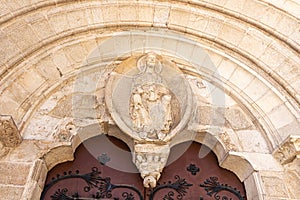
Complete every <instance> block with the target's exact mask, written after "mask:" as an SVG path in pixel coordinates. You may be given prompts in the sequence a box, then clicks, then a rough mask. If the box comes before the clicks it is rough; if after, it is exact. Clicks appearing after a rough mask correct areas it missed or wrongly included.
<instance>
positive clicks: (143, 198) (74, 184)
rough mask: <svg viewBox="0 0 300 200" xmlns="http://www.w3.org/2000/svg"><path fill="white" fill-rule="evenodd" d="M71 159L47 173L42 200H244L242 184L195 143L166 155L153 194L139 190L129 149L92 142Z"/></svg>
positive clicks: (104, 139)
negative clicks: (167, 157)
mask: <svg viewBox="0 0 300 200" xmlns="http://www.w3.org/2000/svg"><path fill="white" fill-rule="evenodd" d="M199 155H200V156H199ZM202 155H205V156H202ZM74 157H75V159H74V161H72V162H65V163H62V164H59V165H57V166H56V167H54V168H53V169H52V170H51V171H49V173H48V176H47V179H46V185H45V188H44V191H43V193H42V197H41V200H72V199H82V200H83V199H113V200H173V199H174V200H175V199H187V200H194V199H195V200H199V199H200V200H201V199H205V200H206V199H207V200H210V199H220V200H221V199H222V200H227V199H228V200H229V199H232V200H235V199H240V200H241V199H246V198H245V197H244V196H245V190H244V186H243V183H241V182H240V181H239V180H238V178H237V177H236V176H235V175H234V174H233V173H232V172H230V171H228V170H225V169H222V168H220V167H219V166H218V162H217V158H216V156H215V155H214V154H213V152H212V151H210V150H209V149H208V148H207V147H206V146H204V145H201V144H199V143H196V142H186V143H183V144H179V145H176V146H175V147H173V148H172V149H171V154H170V156H169V160H168V163H167V166H166V167H165V168H164V171H163V172H162V176H161V178H160V180H159V182H158V185H157V187H156V188H154V189H145V188H144V187H143V180H142V178H141V177H140V174H139V173H138V171H137V168H136V167H135V165H134V164H133V162H132V156H131V152H130V150H129V148H128V147H127V146H126V145H125V144H124V143H123V142H122V141H120V140H118V139H116V138H113V137H108V136H104V135H103V136H97V137H95V138H91V139H89V140H87V141H86V142H84V143H83V144H81V145H80V146H79V147H78V148H77V150H76V152H75V154H74Z"/></svg>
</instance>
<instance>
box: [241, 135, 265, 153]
mask: <svg viewBox="0 0 300 200" xmlns="http://www.w3.org/2000/svg"><path fill="white" fill-rule="evenodd" d="M236 134H237V136H238V138H239V141H240V144H241V146H242V149H243V151H245V152H256V153H270V150H269V147H268V144H267V142H266V140H265V138H264V137H263V136H262V134H261V133H260V132H259V131H257V130H240V131H236ZM249 138H251V140H249Z"/></svg>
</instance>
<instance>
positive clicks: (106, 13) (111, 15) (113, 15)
mask: <svg viewBox="0 0 300 200" xmlns="http://www.w3.org/2000/svg"><path fill="white" fill-rule="evenodd" d="M102 13H103V22H104V23H111V22H119V18H120V16H119V6H116V5H105V6H102Z"/></svg>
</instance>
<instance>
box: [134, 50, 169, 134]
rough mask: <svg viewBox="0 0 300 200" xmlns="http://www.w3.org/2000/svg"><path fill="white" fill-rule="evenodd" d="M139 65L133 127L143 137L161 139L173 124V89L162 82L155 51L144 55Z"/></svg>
mask: <svg viewBox="0 0 300 200" xmlns="http://www.w3.org/2000/svg"><path fill="white" fill-rule="evenodd" d="M142 61H144V62H142ZM137 67H138V68H139V69H140V70H141V73H140V74H138V75H137V76H136V77H135V80H134V84H133V88H132V93H131V98H130V110H129V114H130V117H131V122H132V128H133V130H134V132H136V133H137V134H139V136H140V137H142V138H145V139H147V138H148V139H159V140H162V139H163V138H164V137H165V136H166V135H167V134H168V133H169V132H170V129H171V126H172V123H173V118H172V108H171V100H172V95H171V92H170V91H169V89H168V88H167V87H166V86H164V85H163V83H162V78H161V77H160V74H159V72H160V71H161V63H160V62H159V60H158V59H157V58H156V56H155V54H147V55H146V56H144V57H142V58H141V59H140V60H139V61H138V66H137Z"/></svg>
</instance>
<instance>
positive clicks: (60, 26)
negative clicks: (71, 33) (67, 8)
mask: <svg viewBox="0 0 300 200" xmlns="http://www.w3.org/2000/svg"><path fill="white" fill-rule="evenodd" d="M47 18H48V20H49V23H50V25H51V26H52V28H53V30H55V32H56V33H57V34H60V33H63V32H65V31H68V30H69V29H70V26H69V23H68V21H67V15H66V13H65V12H61V13H59V14H48V16H47Z"/></svg>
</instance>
